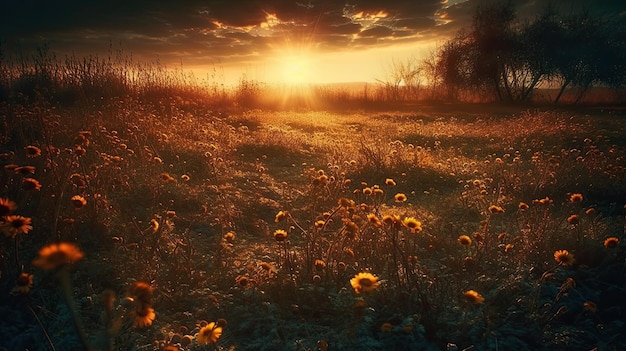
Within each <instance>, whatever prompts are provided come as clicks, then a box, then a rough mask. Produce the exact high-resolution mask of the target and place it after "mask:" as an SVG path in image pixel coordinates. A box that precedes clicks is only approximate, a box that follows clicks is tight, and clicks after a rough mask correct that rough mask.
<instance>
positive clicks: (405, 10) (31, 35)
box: [0, 0, 626, 64]
mask: <svg viewBox="0 0 626 351" xmlns="http://www.w3.org/2000/svg"><path fill="white" fill-rule="evenodd" d="M553 3H554V4H556V5H557V6H559V7H561V8H563V10H564V11H568V10H569V11H574V10H577V9H580V8H585V7H588V8H593V9H595V10H597V11H605V12H607V13H609V12H610V13H614V14H615V13H624V11H626V5H624V4H622V2H621V1H615V0H610V1H609V0H607V1H603V2H602V4H601V5H599V4H596V3H595V2H594V1H592V0H571V1H570V0H553ZM479 4H484V1H482V0H449V1H443V2H442V1H441V0H424V1H415V0H387V1H384V2H382V1H379V0H347V1H336V0H270V1H259V0H238V1H229V0H179V1H171V0H111V1H102V0H100V1H84V0H60V1H56V2H53V1H49V0H46V1H43V0H21V1H17V0H3V1H2V2H0V37H1V38H2V39H5V40H7V41H8V42H14V43H15V42H17V43H19V44H20V46H21V47H23V48H29V47H34V46H36V45H40V44H41V43H42V42H44V41H45V42H47V43H48V44H49V45H50V47H51V48H52V50H55V51H59V52H62V53H70V54H71V53H74V54H76V55H87V54H91V53H93V54H107V53H109V52H110V50H111V46H115V47H118V46H119V43H121V47H123V48H124V49H125V50H127V51H130V52H132V53H133V56H134V57H137V58H144V59H148V60H153V59H155V58H156V57H155V56H158V57H159V59H161V60H163V61H166V60H173V62H180V61H181V60H182V61H184V62H193V63H194V64H195V63H198V62H202V61H206V60H207V59H208V58H212V59H214V60H225V61H228V62H237V61H246V62H247V61H248V60H251V59H252V58H254V57H257V56H259V55H263V54H264V52H265V51H271V50H277V49H278V48H280V47H281V46H293V47H299V46H300V47H311V48H315V49H317V50H322V51H324V50H326V51H336V50H349V49H351V48H352V49H355V48H364V47H376V46H385V45H391V44H393V43H397V42H410V41H415V42H416V43H417V42H418V41H420V40H421V41H431V40H445V39H447V38H450V37H451V36H453V35H454V34H456V33H457V31H458V30H460V29H462V28H467V27H468V26H469V25H470V24H471V20H472V15H473V13H474V11H475V8H476V6H477V5H479ZM514 4H515V5H516V8H517V9H518V12H519V14H520V15H522V16H530V15H532V14H534V13H537V11H539V10H540V9H541V7H542V6H544V5H543V4H544V2H539V1H533V0H514ZM9 46H10V45H9Z"/></svg>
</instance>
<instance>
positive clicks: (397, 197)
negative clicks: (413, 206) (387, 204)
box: [393, 193, 406, 202]
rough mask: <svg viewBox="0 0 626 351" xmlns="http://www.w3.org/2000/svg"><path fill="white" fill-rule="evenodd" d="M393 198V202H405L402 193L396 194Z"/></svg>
mask: <svg viewBox="0 0 626 351" xmlns="http://www.w3.org/2000/svg"><path fill="white" fill-rule="evenodd" d="M393 198H394V200H395V201H396V202H405V201H406V195H404V194H403V193H397V194H396V195H395V196H394V197H393Z"/></svg>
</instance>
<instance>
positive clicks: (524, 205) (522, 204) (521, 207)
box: [517, 202, 528, 211]
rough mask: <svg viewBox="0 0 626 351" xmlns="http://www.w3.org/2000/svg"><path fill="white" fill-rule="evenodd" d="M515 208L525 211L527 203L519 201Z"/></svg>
mask: <svg viewBox="0 0 626 351" xmlns="http://www.w3.org/2000/svg"><path fill="white" fill-rule="evenodd" d="M517 208H518V209H519V210H520V211H526V210H527V209H528V204H527V203H525V202H520V203H519V205H517Z"/></svg>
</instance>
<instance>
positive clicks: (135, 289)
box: [128, 282, 153, 305]
mask: <svg viewBox="0 0 626 351" xmlns="http://www.w3.org/2000/svg"><path fill="white" fill-rule="evenodd" d="M152 290H153V289H152V286H151V285H150V284H148V283H145V282H134V283H133V285H132V286H131V287H130V288H129V289H128V295H130V296H131V297H133V298H134V299H135V300H137V301H138V302H141V304H142V305H150V304H152Z"/></svg>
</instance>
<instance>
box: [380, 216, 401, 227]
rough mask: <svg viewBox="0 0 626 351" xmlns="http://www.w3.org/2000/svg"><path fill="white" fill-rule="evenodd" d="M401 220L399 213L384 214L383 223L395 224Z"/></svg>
mask: <svg viewBox="0 0 626 351" xmlns="http://www.w3.org/2000/svg"><path fill="white" fill-rule="evenodd" d="M399 221H400V216H398V215H384V216H383V223H385V224H386V225H393V224H395V223H397V222H399Z"/></svg>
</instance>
